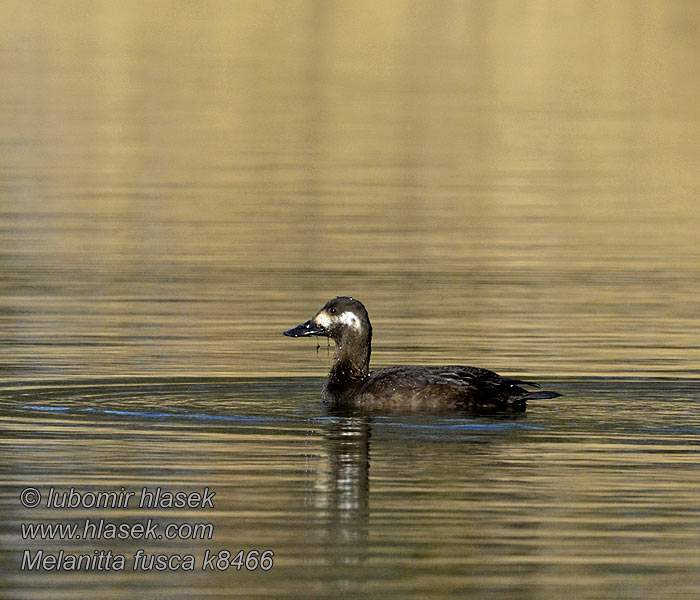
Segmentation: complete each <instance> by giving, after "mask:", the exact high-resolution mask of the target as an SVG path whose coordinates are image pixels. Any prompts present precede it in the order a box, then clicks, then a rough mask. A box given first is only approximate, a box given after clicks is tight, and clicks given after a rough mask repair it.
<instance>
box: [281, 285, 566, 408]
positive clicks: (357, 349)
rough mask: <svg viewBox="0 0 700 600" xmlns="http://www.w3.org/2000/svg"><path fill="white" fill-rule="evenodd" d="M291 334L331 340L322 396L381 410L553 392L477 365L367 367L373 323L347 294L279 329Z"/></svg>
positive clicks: (487, 403) (506, 401) (522, 400)
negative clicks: (532, 388) (303, 319)
mask: <svg viewBox="0 0 700 600" xmlns="http://www.w3.org/2000/svg"><path fill="white" fill-rule="evenodd" d="M284 335H287V336H290V337H302V336H310V335H316V336H324V337H329V338H331V339H332V340H333V341H334V342H335V353H334V357H333V365H332V366H331V370H330V372H329V374H328V381H327V382H326V385H325V387H324V389H323V394H322V397H323V400H324V402H327V403H331V404H336V405H344V406H356V407H361V408H372V409H380V410H441V409H463V410H470V411H478V412H491V411H515V412H522V411H524V410H525V405H526V402H527V400H535V399H545V398H555V397H557V396H559V395H560V394H558V393H557V392H546V391H541V392H531V391H528V390H526V389H524V388H523V387H521V386H523V385H526V386H535V387H539V386H537V384H534V383H528V382H526V381H521V380H519V379H510V378H507V377H501V376H500V375H498V373H494V372H493V371H489V370H488V369H481V368H479V367H464V366H459V365H448V366H444V367H419V366H415V367H414V366H401V367H389V368H388V369H380V370H379V371H372V372H371V371H370V370H369V357H370V353H371V351H372V325H371V323H370V321H369V315H368V314H367V310H366V309H365V307H364V305H363V304H362V302H360V301H359V300H355V299H353V298H350V297H347V296H338V297H337V298H333V299H332V300H329V301H328V302H327V303H326V305H325V306H324V307H323V308H322V309H321V310H320V311H318V313H316V315H315V316H314V317H313V318H312V319H309V320H308V321H306V323H302V324H301V325H297V326H296V327H293V328H292V329H288V330H287V331H285V332H284Z"/></svg>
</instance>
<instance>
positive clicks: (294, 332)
mask: <svg viewBox="0 0 700 600" xmlns="http://www.w3.org/2000/svg"><path fill="white" fill-rule="evenodd" d="M283 333H284V335H288V336H289V337H306V336H309V335H328V333H327V332H326V329H325V328H324V327H321V326H320V325H317V324H316V323H314V322H313V321H312V320H311V319H309V320H308V321H307V322H306V323H302V324H301V325H297V326H296V327H292V328H291V329H287V331H285V332H283Z"/></svg>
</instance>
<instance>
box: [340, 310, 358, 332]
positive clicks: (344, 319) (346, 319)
mask: <svg viewBox="0 0 700 600" xmlns="http://www.w3.org/2000/svg"><path fill="white" fill-rule="evenodd" d="M339 321H340V322H341V323H344V324H345V325H347V326H348V327H352V328H353V329H362V323H361V322H360V319H359V318H358V317H357V315H356V314H355V313H354V312H351V311H349V310H346V311H345V312H344V313H342V314H341V315H340V319H339Z"/></svg>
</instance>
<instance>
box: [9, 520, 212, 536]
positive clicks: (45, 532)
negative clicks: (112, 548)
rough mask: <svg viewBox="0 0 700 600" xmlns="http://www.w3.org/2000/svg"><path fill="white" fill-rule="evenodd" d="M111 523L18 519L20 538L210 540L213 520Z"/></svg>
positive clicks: (103, 521)
mask: <svg viewBox="0 0 700 600" xmlns="http://www.w3.org/2000/svg"><path fill="white" fill-rule="evenodd" d="M159 530H160V523H156V522H154V521H153V519H148V521H147V522H146V523H112V522H110V521H106V520H105V519H99V520H97V521H93V520H91V519H85V521H84V522H82V523H67V522H58V523H22V539H23V540H36V539H40V540H55V539H59V540H162V539H166V540H210V539H211V538H212V537H213V535H214V524H213V523H168V524H166V525H165V526H164V527H163V533H162V534H161V533H159Z"/></svg>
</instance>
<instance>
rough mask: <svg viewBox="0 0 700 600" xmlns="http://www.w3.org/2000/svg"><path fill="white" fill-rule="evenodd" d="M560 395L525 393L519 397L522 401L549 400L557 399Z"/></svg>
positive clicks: (555, 393) (545, 392)
mask: <svg viewBox="0 0 700 600" xmlns="http://www.w3.org/2000/svg"><path fill="white" fill-rule="evenodd" d="M559 396H561V394H560V393H559V392H547V391H542V392H527V394H525V395H524V396H521V398H522V399H523V400H549V399H550V398H559Z"/></svg>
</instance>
